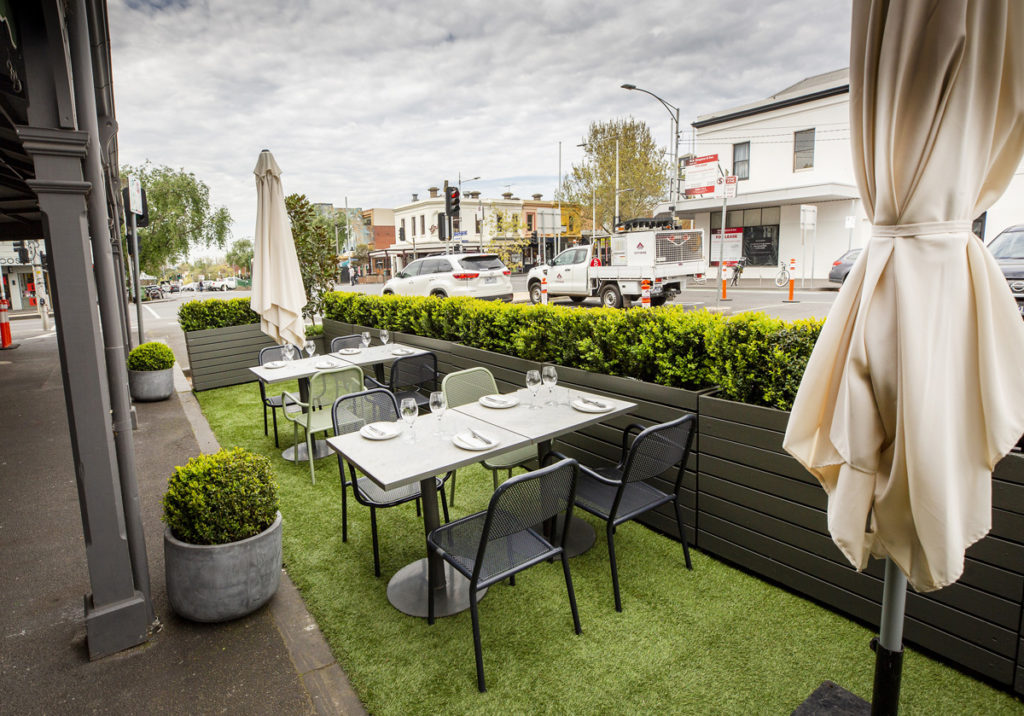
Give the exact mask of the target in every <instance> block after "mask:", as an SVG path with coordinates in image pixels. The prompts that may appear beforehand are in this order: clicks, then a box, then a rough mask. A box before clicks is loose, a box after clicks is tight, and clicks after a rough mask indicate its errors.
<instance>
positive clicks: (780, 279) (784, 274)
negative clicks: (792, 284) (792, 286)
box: [775, 264, 790, 288]
mask: <svg viewBox="0 0 1024 716" xmlns="http://www.w3.org/2000/svg"><path fill="white" fill-rule="evenodd" d="M789 278H790V276H789V269H788V268H786V265H785V264H782V266H781V267H780V268H779V273H778V274H776V276H775V285H776V286H778V287H779V288H783V287H784V286H788V285H789Z"/></svg>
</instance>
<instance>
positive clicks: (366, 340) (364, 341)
mask: <svg viewBox="0 0 1024 716" xmlns="http://www.w3.org/2000/svg"><path fill="white" fill-rule="evenodd" d="M359 337H360V338H361V339H362V340H361V341H360V342H361V343H362V344H363V348H369V347H370V332H369V331H363V332H362V333H361V334H360V336H359Z"/></svg>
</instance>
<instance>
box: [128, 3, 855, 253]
mask: <svg viewBox="0 0 1024 716" xmlns="http://www.w3.org/2000/svg"><path fill="white" fill-rule="evenodd" d="M109 13H110V33H111V42H112V57H113V75H114V94H115V100H116V109H117V116H118V124H119V127H120V131H119V150H120V157H121V161H122V163H124V164H139V163H142V162H143V161H145V160H146V159H149V160H151V161H153V162H155V163H158V164H167V165H169V166H172V167H184V168H186V169H188V170H189V171H192V172H194V173H195V174H196V175H197V176H199V177H200V178H201V179H203V180H204V181H205V182H206V183H207V184H208V185H209V186H210V189H211V199H212V201H213V202H214V203H215V204H218V205H224V206H227V207H228V209H229V210H230V212H231V215H232V216H233V217H234V219H235V225H234V235H235V237H236V238H240V237H243V236H246V235H251V233H252V231H253V228H254V226H255V209H256V194H255V184H254V178H253V176H252V169H253V167H254V166H255V164H256V158H257V155H258V154H259V151H260V149H263V148H269V149H271V150H272V151H273V152H274V155H275V157H276V158H277V161H278V163H279V164H280V165H281V167H282V169H283V171H284V175H283V182H284V186H285V190H286V191H288V192H300V193H304V194H306V195H307V196H308V197H309V198H310V199H311V200H312V201H317V202H320V201H323V202H332V203H334V204H335V205H338V206H340V205H343V204H344V203H345V200H346V198H347V200H348V204H349V206H362V207H392V206H396V205H399V204H401V203H404V202H407V201H409V199H410V198H411V195H412V193H414V192H415V193H419V194H420V195H421V196H422V195H425V193H426V189H427V187H429V186H435V185H440V184H441V183H442V182H443V181H444V180H445V179H448V180H449V181H453V182H454V181H456V180H457V178H458V175H459V173H460V172H461V173H462V175H463V176H465V177H469V176H478V175H479V176H481V177H483V179H482V180H479V181H476V182H474V183H473V185H472V188H473V189H476V190H479V191H483V192H484V196H488V197H489V196H497V195H499V194H500V193H501V192H503V191H505V187H506V185H511V190H512V191H513V192H514V193H515V194H516V195H517V196H529V195H530V194H533V193H537V192H540V193H543V194H544V195H545V197H550V196H552V194H553V193H554V190H555V188H556V186H557V181H558V170H559V166H558V150H559V147H558V143H559V142H561V143H562V173H563V175H565V174H568V172H569V170H570V165H571V164H572V163H573V162H578V161H579V160H580V158H581V153H580V150H579V149H577V148H576V144H577V143H578V142H580V141H581V139H582V137H583V136H584V135H585V134H586V132H587V128H588V126H589V125H590V123H591V122H594V121H604V120H608V119H612V118H618V117H626V116H633V117H635V118H637V119H640V120H643V121H645V122H647V123H648V124H649V125H650V127H651V130H652V133H653V134H654V136H655V138H656V139H657V140H658V141H659V142H661V143H662V144H666V145H667V144H668V142H669V139H670V137H669V135H670V126H669V116H668V112H666V111H665V108H664V107H662V106H660V105H659V104H658V102H656V101H655V100H654V99H653V98H651V97H649V96H647V95H643V94H641V93H637V92H626V91H624V90H622V89H620V88H619V85H621V84H622V83H624V82H631V83H634V84H636V85H638V86H640V87H644V88H645V89H650V90H651V91H653V92H656V93H657V94H658V95H660V96H661V97H663V98H665V99H666V100H667V101H668V102H671V103H672V104H675V105H677V106H679V107H680V110H681V112H680V115H681V123H682V124H683V128H684V129H686V128H687V125H688V124H689V122H691V121H693V119H694V118H696V117H697V116H698V115H701V114H706V113H709V112H715V111H718V110H721V109H725V108H728V107H731V106H735V105H738V104H743V103H746V102H750V101H754V100H757V99H759V98H761V97H765V96H768V95H770V94H773V93H775V92H778V91H779V90H781V89H783V88H784V87H786V86H788V85H790V84H793V83H795V82H797V81H799V80H800V79H802V78H804V77H807V76H810V75H814V74H818V73H820V72H826V71H829V70H833V69H838V68H841V67H845V66H846V65H847V64H848V56H849V24H850V21H849V18H850V2H849V0H842V1H840V2H826V3H806V2H802V1H801V0H777V1H774V2H750V1H749V0H722V1H720V2H712V1H711V0H687V1H686V2H670V1H666V0H652V1H643V0H641V1H640V2H633V3H621V2H609V1H607V0H587V1H583V0H549V1H547V2H544V3H530V4H527V3H504V4H495V3H492V2H486V1H483V0H481V1H473V0H461V1H459V2H455V1H454V0H440V1H437V2H430V3H418V2H410V1H407V0H376V1H375V2H367V3H352V2H328V1H326V0H324V1H319V0H305V1H303V2H287V1H285V0H279V1H278V2H270V1H269V0H249V1H247V2H238V3H236V2H229V1H228V0H191V1H190V0H148V1H147V0H110V3H109ZM467 189H468V187H467Z"/></svg>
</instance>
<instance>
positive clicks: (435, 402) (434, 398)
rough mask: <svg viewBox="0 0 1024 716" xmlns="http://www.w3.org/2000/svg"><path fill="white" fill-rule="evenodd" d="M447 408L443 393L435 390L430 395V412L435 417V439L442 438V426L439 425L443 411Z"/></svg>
mask: <svg viewBox="0 0 1024 716" xmlns="http://www.w3.org/2000/svg"><path fill="white" fill-rule="evenodd" d="M447 407H448V400H447V399H446V398H445V397H444V393H442V392H441V391H440V390H435V391H434V392H432V393H431V394H430V412H431V413H433V414H434V415H436V416H437V433H436V435H437V437H439V438H443V437H444V426H443V425H442V424H441V420H442V418H444V411H445V409H447Z"/></svg>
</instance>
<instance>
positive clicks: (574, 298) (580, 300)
mask: <svg viewBox="0 0 1024 716" xmlns="http://www.w3.org/2000/svg"><path fill="white" fill-rule="evenodd" d="M585 298H586V296H569V300H570V301H572V302H573V303H583V299H585Z"/></svg>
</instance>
